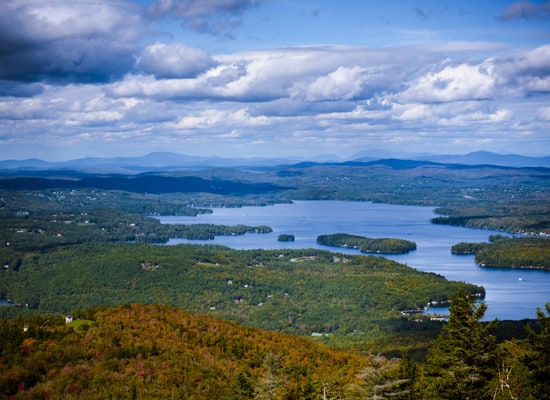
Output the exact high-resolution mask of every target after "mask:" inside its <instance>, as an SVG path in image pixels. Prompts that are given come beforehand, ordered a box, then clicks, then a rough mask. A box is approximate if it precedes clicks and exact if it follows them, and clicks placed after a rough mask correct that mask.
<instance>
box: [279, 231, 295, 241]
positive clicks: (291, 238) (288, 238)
mask: <svg viewBox="0 0 550 400" xmlns="http://www.w3.org/2000/svg"><path fill="white" fill-rule="evenodd" d="M277 240H278V241H279V242H294V235H289V234H287V233H282V234H280V235H279V236H277Z"/></svg>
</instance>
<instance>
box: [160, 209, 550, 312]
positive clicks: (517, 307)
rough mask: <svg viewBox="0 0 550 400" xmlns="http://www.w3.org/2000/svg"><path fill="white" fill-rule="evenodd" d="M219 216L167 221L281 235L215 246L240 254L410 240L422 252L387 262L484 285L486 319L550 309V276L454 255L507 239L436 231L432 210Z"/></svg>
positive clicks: (226, 240)
mask: <svg viewBox="0 0 550 400" xmlns="http://www.w3.org/2000/svg"><path fill="white" fill-rule="evenodd" d="M213 211H214V212H213V213H212V214H204V215H199V216H197V217H183V216H165V217H160V218H159V220H160V221H161V222H162V223H171V224H174V223H180V224H196V223H209V224H218V225H238V224H245V225H251V226H257V225H267V226H269V227H271V228H272V229H273V232H272V233H268V234H245V235H242V236H218V237H216V239H214V240H211V241H208V243H215V244H220V245H224V246H227V247H231V248H234V249H299V248H317V249H324V250H330V251H334V252H339V253H347V254H360V253H359V252H358V251H357V250H353V249H343V248H335V247H326V246H322V245H319V244H317V242H316V240H317V236H319V235H324V234H331V233H350V234H355V235H361V236H367V237H372V238H383V237H395V238H400V239H406V240H410V241H413V242H415V243H416V245H417V250H415V251H413V252H410V253H408V254H400V255H388V256H385V257H387V258H389V259H392V260H395V261H398V262H400V263H402V264H405V265H408V266H410V267H413V268H416V269H417V270H419V271H429V272H435V273H438V274H440V275H443V276H444V277H446V278H447V279H450V280H458V281H465V282H470V283H474V284H477V285H481V286H483V287H484V288H485V290H486V298H485V301H486V302H487V305H488V309H487V312H486V313H485V318H484V319H485V320H492V319H494V318H498V319H501V320H504V319H524V318H536V309H537V307H540V308H541V309H543V310H544V304H545V303H547V302H550V272H544V271H539V270H514V269H488V268H480V267H478V266H477V265H476V264H475V263H474V256H473V255H453V254H451V246H452V245H453V244H456V243H459V242H485V241H487V239H488V237H489V235H491V234H502V233H501V232H494V231H487V230H481V229H469V228H461V227H453V226H446V225H434V224H431V223H430V219H431V218H432V217H434V216H435V215H434V213H433V209H432V208H430V207H415V206H397V205H388V204H372V203H367V202H347V201H295V202H294V203H292V204H277V205H273V206H266V207H242V208H214V209H213ZM282 233H286V234H292V235H294V237H295V241H294V242H279V241H278V240H277V236H278V235H279V234H282ZM178 243H204V241H196V240H193V241H190V240H185V239H171V240H170V241H169V242H168V244H178ZM436 310H437V309H432V310H431V311H434V312H435V311H436Z"/></svg>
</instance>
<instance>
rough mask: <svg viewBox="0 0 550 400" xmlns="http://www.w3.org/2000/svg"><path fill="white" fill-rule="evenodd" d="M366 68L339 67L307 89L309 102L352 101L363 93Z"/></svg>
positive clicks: (306, 94)
mask: <svg viewBox="0 0 550 400" xmlns="http://www.w3.org/2000/svg"><path fill="white" fill-rule="evenodd" d="M364 72H365V69H364V68H361V67H358V66H355V67H351V68H348V67H338V68H337V69H336V70H335V71H333V72H331V73H329V74H328V75H325V76H320V77H319V78H317V79H316V80H315V81H313V82H312V83H311V84H309V85H307V87H306V88H305V90H304V91H305V96H306V99H307V100H310V101H318V100H350V99H352V98H354V97H356V96H358V95H359V94H360V93H361V90H362V89H363V86H364V84H365V82H364V78H363V76H362V74H363V73H364Z"/></svg>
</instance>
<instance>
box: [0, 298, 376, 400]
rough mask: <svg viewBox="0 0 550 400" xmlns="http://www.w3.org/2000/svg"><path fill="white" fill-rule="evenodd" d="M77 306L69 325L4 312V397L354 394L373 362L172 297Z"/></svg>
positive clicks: (0, 389) (0, 382)
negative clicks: (189, 308) (80, 309)
mask: <svg viewBox="0 0 550 400" xmlns="http://www.w3.org/2000/svg"><path fill="white" fill-rule="evenodd" d="M80 316H81V317H85V318H87V320H86V321H82V320H77V319H75V321H74V322H73V323H71V324H70V325H69V326H65V325H64V320H62V319H61V317H59V318H52V317H50V318H45V319H44V318H42V319H41V318H35V319H33V320H28V321H25V322H23V321H22V320H11V321H2V322H0V323H1V325H0V348H2V349H3V351H2V352H1V353H0V399H7V398H10V397H11V396H12V395H15V394H16V393H19V394H20V396H21V398H23V397H25V398H29V397H30V398H35V396H38V397H40V398H45V397H47V398H57V399H61V398H66V399H76V398H87V399H106V398H118V399H133V398H139V399H170V398H179V399H181V398H193V399H250V398H293V399H305V398H312V399H313V398H320V397H321V395H322V393H323V390H325V391H326V394H327V395H330V396H331V397H334V396H341V397H346V398H351V397H349V396H351V395H353V391H354V388H357V387H359V386H360V385H361V384H364V383H365V382H364V379H363V380H362V379H361V378H360V373H362V372H364V371H365V370H366V369H367V368H368V367H369V366H370V365H371V363H370V361H369V359H368V358H367V357H361V356H358V355H353V354H350V353H345V352H342V351H337V350H334V349H330V348H328V347H326V346H324V345H321V344H316V343H314V342H312V341H310V340H308V339H306V338H300V337H295V336H288V335H284V334H280V333H274V332H269V331H261V330H259V329H254V328H248V327H244V326H240V325H237V324H235V323H231V322H224V321H221V320H218V319H216V318H211V317H206V316H201V315H197V314H193V313H188V312H185V311H183V310H180V309H175V308H172V307H167V306H160V305H150V306H146V305H131V306H118V307H114V308H109V309H104V310H101V311H97V312H87V313H86V314H85V315H84V314H82V315H80ZM74 317H75V318H78V317H79V316H78V315H75V316H74ZM25 326H26V328H25ZM17 398H20V397H17Z"/></svg>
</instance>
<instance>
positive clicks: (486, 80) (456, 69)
mask: <svg viewBox="0 0 550 400" xmlns="http://www.w3.org/2000/svg"><path fill="white" fill-rule="evenodd" d="M495 81H496V76H495V72H494V67H493V65H492V63H491V62H490V61H487V62H484V63H482V64H478V65H471V64H465V63H463V64H458V65H445V66H444V67H443V68H441V69H439V70H437V71H435V72H428V73H426V74H424V75H422V76H420V77H419V78H417V79H415V80H413V81H412V82H411V83H410V84H409V87H408V88H407V89H406V90H404V91H403V92H401V93H399V94H398V95H397V96H396V98H397V99H398V100H399V101H400V102H450V101H463V100H479V99H487V98H490V97H492V96H494V95H495V89H496V87H495Z"/></svg>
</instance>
